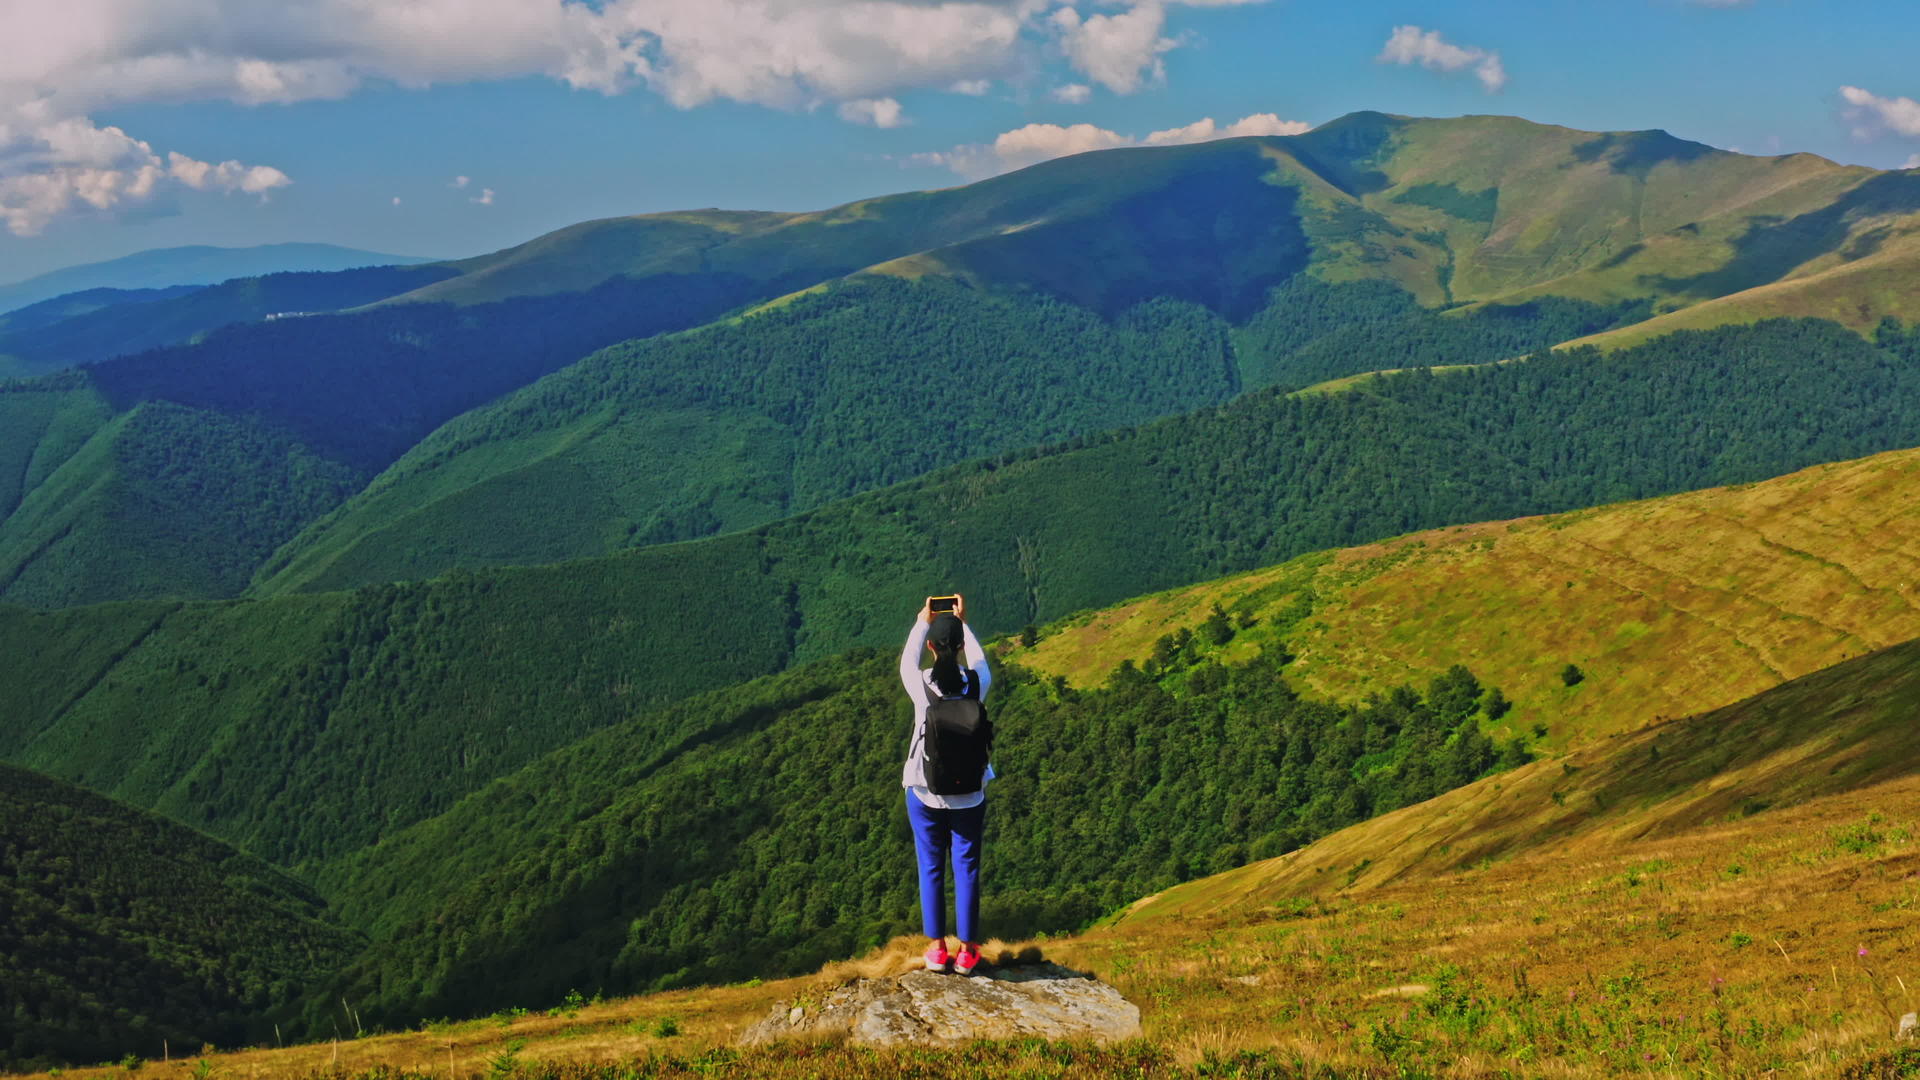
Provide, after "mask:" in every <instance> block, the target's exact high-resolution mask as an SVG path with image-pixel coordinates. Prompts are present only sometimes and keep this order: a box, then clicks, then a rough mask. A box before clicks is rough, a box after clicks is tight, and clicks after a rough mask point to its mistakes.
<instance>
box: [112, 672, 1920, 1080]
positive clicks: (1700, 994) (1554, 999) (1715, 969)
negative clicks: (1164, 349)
mask: <svg viewBox="0 0 1920 1080" xmlns="http://www.w3.org/2000/svg"><path fill="white" fill-rule="evenodd" d="M1917 661H1920V646H1917V645H1911V644H1910V645H1903V646H1897V647H1895V648H1893V649H1889V650H1886V651H1883V652H1880V653H1876V654H1874V655H1871V656H1868V657H1864V658H1859V659H1856V660H1853V661H1849V662H1847V663H1845V664H1842V665H1839V666H1837V667H1835V668H1832V669H1828V670H1825V671H1821V672H1818V673H1815V674H1814V675H1811V676H1808V677H1805V678H1802V679H1800V680H1797V681H1795V682H1793V683H1791V684H1788V685H1786V686H1783V687H1780V688H1778V689H1776V690H1773V691H1770V692H1769V693H1767V694H1764V695H1761V696H1760V697H1757V698H1755V699H1752V700H1749V701H1746V702H1742V703H1739V704H1737V705H1735V706H1732V707H1730V708H1728V709H1724V710H1720V711H1717V712H1714V713H1709V714H1706V715H1703V716H1697V717H1691V718H1688V719H1685V720H1681V721H1676V722H1670V723H1666V724H1662V725H1658V726H1656V727H1653V728H1650V729H1647V730H1644V731H1639V732H1635V733H1632V734H1629V735H1623V736H1620V737H1618V738H1615V739H1611V740H1606V741H1604V742H1602V743H1599V744H1596V745H1594V746H1592V747H1589V748H1587V749H1585V750H1582V751H1580V752H1578V753H1576V754H1574V755H1572V756H1569V757H1567V758H1564V759H1558V760H1550V761H1544V762H1540V763H1537V764H1535V765H1532V766H1525V767H1523V768H1522V769H1521V770H1520V771H1518V772H1516V773H1507V774H1502V775H1500V776H1497V777H1492V778H1489V779H1488V780H1485V781H1482V782H1480V783H1479V784H1477V785H1474V786H1472V787H1469V788H1466V789H1462V790H1460V791H1456V792H1453V793H1450V794H1448V795H1444V796H1441V797H1439V798H1437V799H1434V800H1431V801H1429V802H1427V803H1423V804H1419V805H1416V806H1413V807H1409V808H1407V809H1405V810H1402V811H1399V812H1396V813H1394V814H1391V815H1387V816H1385V817H1382V818H1379V819H1375V820H1374V821H1371V822H1367V823H1364V824H1362V825H1359V826H1355V827H1353V828H1351V829H1348V830H1346V831H1344V832H1341V833H1337V834H1335V835H1333V836H1330V837H1328V838H1326V839H1324V840H1322V841H1320V842H1319V843H1318V844H1315V845H1312V846H1310V847H1308V848H1305V849H1302V850H1301V851H1298V852H1295V853H1293V854H1291V855H1288V856H1283V857H1281V858H1279V859H1274V860H1269V861H1267V862H1262V863H1255V864H1251V865H1249V866H1246V867H1242V868H1240V869H1239V870H1235V871H1231V872H1228V873H1226V874H1221V875H1217V876H1215V877H1211V878H1204V879H1200V880H1197V881H1194V882H1190V883H1188V884H1185V885H1182V886H1178V887H1176V888H1174V889H1170V890H1167V891H1166V892H1164V893H1161V894H1158V895H1156V896H1154V897H1150V898H1146V899H1144V900H1142V901H1141V902H1140V903H1138V904H1136V905H1134V906H1133V907H1132V908H1131V909H1130V910H1129V911H1128V912H1126V913H1125V914H1124V915H1123V916H1122V917H1120V918H1119V919H1118V920H1117V921H1114V922H1111V923H1110V924H1108V925H1103V926H1100V927H1097V928H1095V929H1092V930H1090V931H1087V932H1085V933H1083V934H1080V935H1077V936H1074V937H1066V938H1056V939H1054V940H1051V941H1047V942H1044V943H1042V944H1041V946H1040V947H1041V948H1043V949H1044V950H1045V952H1046V953H1047V955H1048V956H1049V957H1050V958H1052V959H1055V960H1058V961H1060V962H1064V963H1067V964H1069V965H1072V966H1075V967H1077V968H1080V969H1081V970H1088V971H1092V972H1095V973H1097V974H1098V975H1100V976H1102V977H1103V978H1106V979H1108V980H1109V981H1111V982H1113V983H1115V984H1116V985H1117V986H1118V987H1119V988H1120V989H1121V990H1122V991H1123V992H1124V993H1126V994H1127V995H1128V996H1129V997H1130V998H1131V999H1132V1000H1134V1001H1135V1002H1137V1003H1139V1004H1140V1005H1141V1007H1142V1012H1143V1021H1144V1026H1145V1030H1146V1036H1147V1039H1148V1045H1145V1046H1140V1047H1135V1048H1132V1049H1131V1050H1130V1051H1129V1052H1128V1057H1127V1058H1126V1060H1127V1061H1130V1062H1134V1063H1138V1062H1141V1061H1142V1060H1153V1061H1156V1062H1157V1063H1158V1071H1157V1072H1156V1074H1157V1075H1158V1074H1165V1075H1189V1074H1188V1073H1186V1072H1181V1071H1174V1068H1173V1067H1176V1066H1185V1067H1187V1068H1192V1067H1194V1066H1197V1065H1205V1066H1208V1067H1209V1068H1210V1072H1209V1073H1207V1074H1210V1075H1222V1074H1223V1073H1225V1074H1227V1075H1234V1074H1236V1073H1235V1072H1230V1071H1227V1070H1230V1069H1235V1068H1236V1067H1237V1069H1238V1070H1244V1071H1243V1072H1240V1073H1238V1074H1243V1075H1287V1076H1294V1075H1315V1076H1318V1075H1340V1076H1406V1075H1462V1076H1482V1075H1506V1074H1510V1073H1511V1071H1513V1070H1519V1071H1521V1072H1522V1073H1528V1074H1531V1073H1533V1072H1543V1073H1550V1074H1552V1075H1569V1076H1582V1077H1586V1076H1592V1077H1606V1076H1618V1075H1622V1074H1623V1073H1626V1072H1647V1073H1650V1074H1652V1075H1659V1076H1688V1077H1692V1076H1698V1077H1724V1076H1728V1075H1755V1074H1759V1073H1762V1072H1766V1071H1768V1070H1774V1071H1794V1072H1805V1073H1807V1074H1809V1075H1816V1076H1827V1075H1843V1074H1844V1075H1848V1076H1882V1075H1885V1076H1894V1075H1901V1073H1899V1072H1898V1071H1896V1066H1897V1065H1900V1064H1901V1063H1903V1062H1904V1063H1906V1064H1908V1065H1910V1064H1911V1060H1910V1058H1911V1055H1908V1056H1907V1057H1904V1058H1903V1057H1900V1056H1898V1055H1906V1054H1907V1052H1906V1051H1898V1050H1896V1049H1894V1044H1891V1043H1889V1041H1888V1038H1889V1035H1890V1034H1891V1032H1892V1029H1893V1026H1894V1020H1895V1018H1897V1017H1898V1016H1899V1014H1901V1013H1902V1012H1906V1011H1909V1010H1912V1009H1914V1008H1915V1007H1916V1005H1920V977H1917V978H1916V980H1914V981H1913V982H1908V981H1907V980H1905V978H1904V976H1905V975H1908V974H1914V975H1916V976H1920V934H1916V933H1915V932H1914V930H1913V928H1912V927H1911V925H1910V923H1911V920H1910V919H1908V918H1906V914H1905V913H1907V912H1909V911H1910V910H1911V909H1912V908H1913V907H1914V906H1915V905H1916V904H1920V892H1916V888H1915V885H1914V881H1913V870H1914V867H1915V866H1916V864H1917V861H1920V817H1917V816H1916V814H1915V813H1914V807H1915V806H1916V805H1920V778H1916V777H1915V776H1913V766H1912V764H1911V762H1912V761H1913V759H1914V752H1915V750H1916V749H1920V747H1917V746H1916V745H1915V741H1916V738H1920V736H1917V735H1916V734H1915V731H1914V729H1913V727H1912V725H1911V723H1910V722H1909V718H1910V717H1911V715H1912V713H1913V711H1914V709H1915V708H1916V707H1920V663H1916V662H1917ZM1816 762H1817V763H1818V765H1817V767H1809V766H1810V765H1811V764H1812V763H1816ZM1555 792H1558V793H1559V794H1558V797H1555V794H1554V793H1555ZM897 944H899V945H900V946H901V947H899V948H896V949H893V950H891V951H889V952H888V953H886V954H883V955H880V956H876V957H874V958H873V959H872V960H870V961H868V962H866V963H863V964H858V965H834V966H830V967H829V968H828V969H827V970H825V971H823V972H822V974H820V975H818V976H810V977H802V978H795V979H788V980H783V981H780V982H768V983H765V984H761V983H759V982H757V981H756V982H753V983H748V984H743V985H738V986H731V987H717V988H700V989H692V990H683V991H675V992H671V993H665V994H657V995H649V996H643V997H638V998H632V999H627V1000H620V1001H611V1002H607V1003H605V1004H593V1005H590V1006H586V1007H583V1008H578V1009H573V1008H561V1007H559V1003H558V1002H547V1001H530V1002H527V1005H529V1006H532V1007H534V1008H536V1009H540V1008H547V1007H552V1011H551V1012H548V1013H541V1012H534V1013H531V1014H528V1015H524V1016H521V1017H517V1018H516V1017H514V1016H512V1015H509V1014H506V1013H502V1014H501V1015H500V1016H498V1017H497V1018H494V1019H478V1020H473V1021H468V1022H439V1023H435V1024H432V1025H429V1026H423V1027H422V1029H421V1030H419V1031H417V1032H407V1033H400V1034H391V1035H383V1036H379V1037H374V1038H368V1039H364V1040H359V1041H355V1042H351V1043H348V1044H345V1045H340V1046H330V1045H328V1044H320V1045H317V1046H309V1047H297V1048H290V1049H288V1050H284V1051H252V1052H244V1053H240V1054H232V1055H224V1056H221V1057H218V1058H215V1059H213V1060H214V1063H215V1065H216V1066H224V1067H230V1068H232V1069H234V1070H236V1071H238V1070H244V1071H246V1072H248V1073H249V1075H257V1076H262V1077H268V1078H279V1077H289V1078H290V1077H297V1076H305V1075H309V1074H311V1073H312V1072H314V1071H316V1070H320V1069H323V1068H326V1069H330V1068H332V1067H334V1066H339V1067H341V1068H344V1069H345V1070H346V1071H347V1072H349V1073H358V1072H360V1071H361V1070H366V1069H369V1068H372V1067H375V1066H388V1067H401V1068H410V1069H415V1070H420V1071H427V1070H430V1069H433V1068H441V1067H444V1068H447V1069H449V1070H451V1071H452V1072H453V1074H454V1075H456V1076H459V1075H474V1074H477V1073H479V1072H482V1071H484V1070H485V1068H486V1066H487V1064H488V1062H489V1061H491V1060H493V1059H495V1058H497V1057H498V1055H500V1054H501V1053H502V1052H503V1051H507V1052H509V1053H511V1054H513V1055H514V1056H515V1057H516V1058H517V1060H519V1061H520V1062H524V1063H528V1064H532V1063H540V1062H550V1063H553V1064H554V1065H555V1066H558V1067H560V1068H562V1069H565V1070H569V1071H566V1072H563V1073H561V1074H560V1075H563V1076H567V1077H570V1078H571V1077H579V1078H580V1080H587V1078H588V1077H590V1076H591V1077H595V1078H596V1080H597V1078H598V1077H600V1076H602V1075H605V1076H609V1077H610V1076H611V1075H612V1074H613V1073H614V1072H616V1071H617V1070H618V1069H619V1068H621V1067H626V1066H628V1065H630V1064H637V1065H640V1066H642V1067H643V1068H645V1069H647V1070H650V1071H648V1072H647V1073H646V1075H658V1076H673V1077H679V1076H689V1077H691V1076H695V1075H701V1074H703V1073H704V1072H707V1071H710V1070H711V1069H713V1068H714V1067H716V1066H717V1065H721V1064H722V1063H725V1067H729V1068H733V1069H737V1070H744V1071H748V1072H751V1073H752V1074H754V1075H768V1076H795V1077H798V1076H810V1077H819V1078H837V1077H848V1078H852V1077H872V1076H881V1075H891V1074H894V1073H896V1072H897V1071H898V1070H901V1069H905V1068H912V1069H914V1070H915V1072H916V1074H917V1075H926V1076H948V1075H955V1076H958V1075H974V1074H976V1073H977V1071H978V1069H979V1068H980V1067H982V1065H983V1063H985V1062H994V1063H996V1064H997V1065H1001V1066H1004V1067H1005V1068H1007V1069H1021V1068H1026V1069H1037V1070H1040V1071H1041V1072H1043V1073H1044V1074H1045V1075H1060V1076H1072V1075H1081V1074H1080V1073H1076V1072H1074V1071H1073V1067H1074V1066H1073V1064H1072V1063H1075V1062H1078V1063H1079V1067H1081V1068H1084V1069H1087V1070H1088V1073H1087V1074H1088V1075H1099V1074H1101V1073H1103V1072H1105V1071H1107V1070H1109V1069H1111V1068H1114V1067H1118V1065H1119V1063H1118V1062H1111V1061H1106V1060H1105V1059H1102V1058H1100V1057H1099V1056H1098V1055H1095V1054H1092V1053H1088V1052H1084V1051H1080V1052H1075V1051H1056V1050H1044V1049H1042V1048H1038V1047H1031V1046H1007V1047H997V1046H981V1047H970V1048H968V1049H967V1050H966V1051H965V1053H964V1054H961V1055H949V1054H944V1053H939V1052H926V1051H913V1052H908V1053H906V1054H903V1055H900V1056H896V1055H894V1054H891V1053H886V1052H882V1053H880V1054H874V1053H872V1052H866V1051H848V1050H844V1049H836V1048H833V1047H790V1048H775V1049H774V1050H772V1051H755V1052H748V1053H747V1054H746V1055H745V1056H744V1057H738V1058H736V1057H735V1056H734V1052H732V1051H729V1050H726V1049H724V1047H726V1046H727V1044H729V1043H730V1042H731V1041H732V1040H733V1039H734V1038H735V1037H737V1035H738V1034H739V1033H740V1032H741V1031H742V1030H744V1028H745V1027H746V1026H747V1025H749V1024H751V1023H752V1022H754V1021H756V1020H758V1019H759V1018H760V1017H761V1016H764V1015H766V1013H767V1012H768V1011H769V1010H770V1009H771V1008H773V1007H775V1003H776V1002H778V1003H781V1005H780V1007H783V1008H784V1007H785V1006H786V1005H787V1004H790V1003H792V1002H793V1001H794V1000H795V999H805V998H808V997H817V996H818V995H819V994H820V993H821V992H822V991H823V990H824V989H826V988H827V987H828V986H831V985H833V984H834V982H836V981H837V980H839V979H843V978H846V977H848V976H849V975H852V974H861V973H877V972H882V971H886V970H899V969H900V966H904V965H901V964H900V961H901V960H902V959H903V958H905V957H907V956H909V955H910V954H911V952H912V946H911V944H910V943H907V942H905V941H903V942H902V943H897ZM889 965H899V966H893V967H890V966H889ZM669 1022H671V1026H668V1024H669ZM1242 1055H1252V1056H1251V1057H1247V1056H1242ZM636 1057H637V1058H638V1059H639V1060H638V1061H637V1062H636V1061H635V1058H636ZM1096 1063H1099V1064H1096ZM596 1068H600V1069H604V1070H605V1072H604V1073H600V1072H591V1071H588V1070H591V1069H596ZM1317 1070H1328V1073H1326V1074H1323V1073H1321V1072H1319V1071H1317ZM1847 1070H1858V1071H1847ZM1882 1070H1885V1071H1882ZM83 1075H86V1076H88V1077H89V1080H106V1078H107V1076H108V1074H107V1073H105V1072H104V1071H102V1072H99V1073H92V1074H83Z"/></svg>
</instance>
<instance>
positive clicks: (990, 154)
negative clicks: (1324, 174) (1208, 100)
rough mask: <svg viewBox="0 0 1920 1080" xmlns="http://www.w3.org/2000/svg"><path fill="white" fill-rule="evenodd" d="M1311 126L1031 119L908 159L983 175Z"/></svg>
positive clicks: (1267, 117) (1274, 119)
mask: <svg viewBox="0 0 1920 1080" xmlns="http://www.w3.org/2000/svg"><path fill="white" fill-rule="evenodd" d="M1311 129H1312V125H1311V124H1305V123H1302V122H1300V121H1298V120H1282V119H1280V118H1279V117H1278V116H1276V115H1274V114H1273V113H1255V114H1253V115H1252V116H1246V117H1242V118H1241V119H1239V120H1236V121H1234V122H1233V123H1231V124H1228V125H1227V126H1226V127H1224V128H1221V127H1216V126H1215V125H1214V122H1213V118H1212V117H1202V118H1200V119H1199V120H1196V121H1194V122H1193V123H1191V124H1188V125H1186V126H1185V127H1177V128H1168V129H1167V130H1165V131H1155V132H1153V133H1151V134H1149V135H1148V136H1147V137H1146V138H1144V139H1137V138H1135V137H1133V136H1131V135H1122V134H1120V133H1119V132H1117V131H1109V130H1108V129H1106V128H1102V127H1095V126H1093V125H1092V124H1072V125H1069V126H1066V127H1062V126H1060V125H1058V124H1028V125H1027V126H1026V127H1023V128H1016V129H1014V130H1012V131H1008V132H1004V133H1002V134H1001V135H1000V136H999V137H998V138H996V139H994V140H993V142H991V143H969V144H966V145H962V146H956V147H954V148H953V149H951V150H941V151H936V152H933V153H925V154H915V155H913V156H912V157H910V158H908V159H907V164H909V165H934V166H939V167H941V168H945V169H951V170H952V171H954V172H956V173H958V174H960V175H961V176H964V177H967V178H969V179H979V178H981V177H987V176H993V175H996V174H999V173H1003V172H1011V171H1012V170H1014V169H1023V168H1026V167H1027V166H1028V165H1035V164H1038V163H1040V162H1042V161H1049V160H1051V159H1053V158H1057V157H1066V156H1067V155H1069V154H1084V153H1086V152H1087V151H1089V150H1112V149H1114V148H1115V147H1121V146H1170V145H1174V144H1178V143H1195V142H1205V141H1207V140H1208V139H1226V138H1236V137H1239V136H1243V135H1298V134H1300V133H1301V132H1304V131H1309V130H1311Z"/></svg>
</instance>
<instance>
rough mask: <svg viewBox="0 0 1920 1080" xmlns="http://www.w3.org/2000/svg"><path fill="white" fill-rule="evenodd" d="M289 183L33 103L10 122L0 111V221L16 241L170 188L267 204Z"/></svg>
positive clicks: (281, 176) (262, 169) (271, 173)
mask: <svg viewBox="0 0 1920 1080" xmlns="http://www.w3.org/2000/svg"><path fill="white" fill-rule="evenodd" d="M292 182H293V181H292V180H291V179H290V178H289V177H288V176H287V174H286V173H283V172H281V171H280V170H279V169H276V168H273V167H272V166H268V165H247V164H243V163H241V162H238V161H222V162H219V163H217V164H216V163H214V162H209V161H200V160H198V159H195V158H191V157H188V156H186V155H185V154H181V153H178V152H169V153H167V154H166V155H165V156H164V157H163V156H162V155H160V154H159V153H156V152H155V151H154V149H153V146H152V145H151V144H149V143H146V142H144V141H142V140H139V139H136V138H133V137H132V136H130V135H128V134H127V133H126V132H124V131H122V130H121V129H119V128H117V127H97V126H95V125H94V124H93V123H91V122H89V121H87V120H85V119H83V118H79V117H64V118H60V119H50V118H45V116H44V114H43V113H39V112H38V110H35V109H34V108H32V107H31V106H29V107H27V108H25V109H22V110H19V112H18V113H17V114H16V116H15V117H7V116H5V115H4V114H0V221H4V222H6V226H7V228H8V230H9V231H11V232H12V233H14V234H15V235H16V236H32V235H34V234H36V233H38V232H40V231H41V230H42V229H44V228H46V227H47V225H48V224H49V223H50V222H52V221H53V220H54V219H55V218H57V217H59V216H61V215H62V214H65V213H68V212H70V211H73V210H76V209H81V208H85V207H91V208H92V209H93V210H96V211H111V210H114V209H115V208H118V207H121V206H122V205H123V204H128V203H141V202H145V201H147V200H149V199H151V198H152V197H153V196H154V195H155V194H156V193H157V192H158V191H159V190H160V189H161V188H162V187H163V186H165V185H168V184H177V185H181V186H184V187H187V188H192V189H194V190H197V191H216V192H222V193H228V194H230V193H232V192H236V191H237V192H241V193H244V194H249V195H258V196H260V197H261V198H262V199H265V198H266V195H267V192H269V191H272V190H273V189H274V188H279V187H285V186H286V185H288V184H290V183H292Z"/></svg>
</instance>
